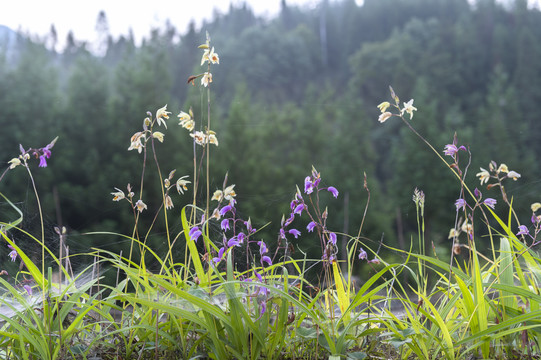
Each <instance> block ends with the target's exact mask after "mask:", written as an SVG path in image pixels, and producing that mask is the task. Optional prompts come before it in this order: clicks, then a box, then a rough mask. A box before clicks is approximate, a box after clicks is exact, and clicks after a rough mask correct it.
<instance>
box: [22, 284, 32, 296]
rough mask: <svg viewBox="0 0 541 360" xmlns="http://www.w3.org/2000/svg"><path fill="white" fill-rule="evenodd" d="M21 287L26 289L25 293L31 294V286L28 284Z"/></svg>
mask: <svg viewBox="0 0 541 360" xmlns="http://www.w3.org/2000/svg"><path fill="white" fill-rule="evenodd" d="M23 289H25V290H26V293H27V294H28V295H29V296H32V287H31V286H30V285H24V286H23Z"/></svg>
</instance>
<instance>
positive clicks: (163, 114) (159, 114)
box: [156, 104, 171, 129]
mask: <svg viewBox="0 0 541 360" xmlns="http://www.w3.org/2000/svg"><path fill="white" fill-rule="evenodd" d="M166 110H167V104H166V105H165V106H164V107H162V108H161V109H158V111H156V121H158V125H161V124H162V123H163V126H165V128H166V129H167V124H166V123H165V120H164V118H165V119H169V114H171V112H170V111H166Z"/></svg>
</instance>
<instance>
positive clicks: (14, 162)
mask: <svg viewBox="0 0 541 360" xmlns="http://www.w3.org/2000/svg"><path fill="white" fill-rule="evenodd" d="M8 164H10V165H9V168H10V169H14V168H15V167H16V166H19V165H21V160H19V158H13V159H11V160H9V161H8Z"/></svg>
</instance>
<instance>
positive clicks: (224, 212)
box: [220, 205, 233, 216]
mask: <svg viewBox="0 0 541 360" xmlns="http://www.w3.org/2000/svg"><path fill="white" fill-rule="evenodd" d="M231 209H233V207H232V206H231V205H226V206H224V207H223V208H222V209H221V210H220V215H221V216H224V215H225V214H227V213H228V212H229V211H231Z"/></svg>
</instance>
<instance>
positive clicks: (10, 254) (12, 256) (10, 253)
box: [8, 245, 19, 261]
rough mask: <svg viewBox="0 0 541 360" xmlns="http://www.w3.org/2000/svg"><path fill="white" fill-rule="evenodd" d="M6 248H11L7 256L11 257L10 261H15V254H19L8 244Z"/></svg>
mask: <svg viewBox="0 0 541 360" xmlns="http://www.w3.org/2000/svg"><path fill="white" fill-rule="evenodd" d="M8 248H10V249H11V251H10V252H9V254H8V256H9V258H10V259H11V261H15V260H16V259H17V256H18V255H19V254H18V253H17V250H15V249H14V248H13V246H11V245H8Z"/></svg>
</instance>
